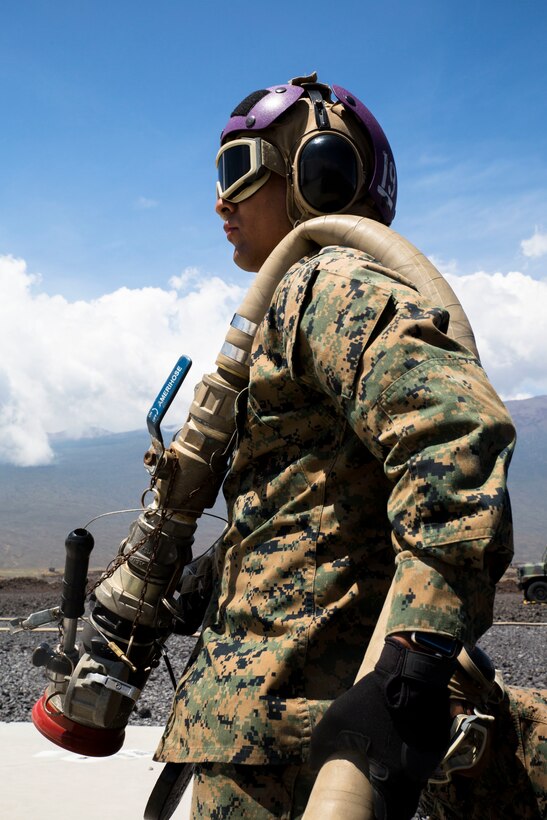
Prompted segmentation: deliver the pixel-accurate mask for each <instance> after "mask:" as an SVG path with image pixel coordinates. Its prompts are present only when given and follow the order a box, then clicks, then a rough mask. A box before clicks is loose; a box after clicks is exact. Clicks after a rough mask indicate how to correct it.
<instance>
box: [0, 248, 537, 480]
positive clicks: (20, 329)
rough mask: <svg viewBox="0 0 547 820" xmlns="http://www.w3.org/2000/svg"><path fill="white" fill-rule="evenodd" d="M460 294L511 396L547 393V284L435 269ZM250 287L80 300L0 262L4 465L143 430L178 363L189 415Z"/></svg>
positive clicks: (182, 283) (180, 401)
mask: <svg viewBox="0 0 547 820" xmlns="http://www.w3.org/2000/svg"><path fill="white" fill-rule="evenodd" d="M436 265H437V267H438V268H439V269H440V270H441V271H442V272H443V273H444V274H445V275H446V278H447V279H448V281H449V282H450V284H451V285H452V287H453V288H454V290H455V291H456V293H457V294H458V296H459V298H460V300H461V302H462V304H463V307H464V309H465V310H466V312H467V314H468V316H469V318H470V321H471V324H472V326H473V328H474V330H475V334H476V336H477V342H478V346H479V350H480V353H481V357H482V361H483V364H484V366H485V368H486V371H487V373H488V375H489V376H490V379H491V380H492V382H493V384H494V386H495V387H496V389H497V390H498V392H500V393H501V395H502V396H503V397H504V398H522V397H526V396H530V395H538V394H547V356H546V355H545V318H544V317H545V316H546V315H547V282H542V281H538V280H535V279H533V278H531V277H530V276H527V275H526V274H523V273H519V272H516V271H515V272H510V273H506V274H502V273H487V272H485V271H478V272H476V273H473V274H470V275H466V276H458V275H456V272H457V270H458V266H457V263H456V262H455V261H451V262H450V263H448V264H444V265H443V263H442V262H439V261H438V260H437V261H436ZM243 295H244V290H243V288H241V287H239V286H236V285H231V284H228V283H226V282H224V281H222V280H221V279H219V278H218V277H207V276H206V275H204V274H203V273H202V272H200V271H199V270H198V269H195V268H187V269H186V270H184V271H183V272H182V273H181V274H180V275H179V276H174V277H172V279H171V280H170V281H169V285H168V288H167V289H164V288H160V287H150V288H143V289H134V290H130V289H127V288H122V289H119V290H116V291H114V292H113V293H107V294H105V295H104V296H102V297H101V298H99V299H96V300H93V301H90V302H84V301H77V302H69V301H67V300H66V299H65V298H63V297H62V296H50V295H49V294H47V293H45V292H44V290H43V286H42V285H41V283H40V278H39V277H38V276H36V275H33V274H31V273H29V272H28V271H27V269H26V265H25V263H24V262H23V261H22V260H19V259H14V258H13V257H9V256H4V257H1V256H0V349H1V350H2V357H1V359H0V461H4V462H6V461H7V462H11V463H14V464H18V465H31V464H44V463H47V462H48V461H50V460H51V458H52V457H53V454H52V450H51V446H50V434H51V433H54V432H60V431H63V432H65V433H66V434H67V435H69V436H71V437H78V436H82V435H86V434H89V432H90V431H93V430H94V429H97V428H99V429H104V430H111V431H113V432H119V431H123V430H133V429H144V427H145V423H146V413H147V411H148V409H149V407H150V406H151V404H152V401H153V400H154V398H155V396H156V395H157V393H158V391H159V389H160V387H161V386H162V384H163V382H164V380H165V379H166V378H167V376H168V375H169V373H170V371H171V369H172V367H173V365H174V363H175V361H176V360H177V358H178V357H179V356H180V355H181V354H183V353H185V354H187V355H189V356H190V357H191V358H192V359H193V362H194V364H193V367H192V370H191V372H190V375H189V376H188V378H187V380H186V382H185V383H184V385H183V387H182V388H181V397H182V398H179V397H177V399H176V400H175V402H174V404H173V406H172V408H171V409H170V411H169V414H168V416H167V419H166V422H167V424H168V425H169V426H174V425H176V424H178V423H181V422H182V421H183V420H184V418H185V417H186V412H187V408H188V404H189V402H190V401H191V398H192V393H193V387H194V385H195V384H196V383H197V382H198V381H199V380H200V379H201V376H202V375H203V373H206V372H212V371H214V369H215V364H214V362H215V358H216V355H217V353H218V351H219V350H220V347H221V345H222V342H223V339H224V336H225V334H226V330H227V327H228V323H229V321H230V319H231V317H232V315H233V313H234V310H236V309H237V307H238V305H239V303H240V302H241V300H242V298H243Z"/></svg>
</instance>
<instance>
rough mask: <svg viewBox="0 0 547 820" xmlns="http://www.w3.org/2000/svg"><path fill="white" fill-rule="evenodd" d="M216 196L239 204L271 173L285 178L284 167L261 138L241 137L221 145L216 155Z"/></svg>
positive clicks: (277, 156)
mask: <svg viewBox="0 0 547 820" xmlns="http://www.w3.org/2000/svg"><path fill="white" fill-rule="evenodd" d="M216 165H217V169H218V182H217V196H218V197H219V198H220V199H226V200H228V202H241V201H242V200H244V199H247V197H250V196H252V195H253V194H254V193H255V192H256V191H258V189H259V188H261V187H262V186H263V185H264V184H265V183H266V182H267V181H268V179H269V178H270V174H271V172H272V171H274V172H275V173H277V174H281V176H283V177H284V176H285V175H286V169H285V163H284V162H283V159H282V157H281V154H280V153H279V151H278V150H277V148H276V147H275V146H274V145H270V143H269V142H266V141H265V140H263V139H262V138H261V137H241V138H240V139H236V140H232V141H231V142H228V143H226V145H223V146H222V148H221V149H220V151H219V152H218V154H217V159H216Z"/></svg>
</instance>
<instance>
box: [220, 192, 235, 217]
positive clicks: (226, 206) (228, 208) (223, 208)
mask: <svg viewBox="0 0 547 820" xmlns="http://www.w3.org/2000/svg"><path fill="white" fill-rule="evenodd" d="M236 208H237V204H236V203H235V202H228V200H227V199H222V198H221V197H218V198H217V201H216V205H215V211H216V212H217V214H218V215H219V216H220V217H221V218H222V219H226V217H228V216H229V215H230V214H233V213H234V211H235V209H236Z"/></svg>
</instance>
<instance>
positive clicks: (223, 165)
mask: <svg viewBox="0 0 547 820" xmlns="http://www.w3.org/2000/svg"><path fill="white" fill-rule="evenodd" d="M251 170H252V163H251V146H250V145H241V144H239V145H227V146H226V150H224V151H223V152H222V154H221V155H220V157H219V159H218V181H219V184H220V190H221V192H222V193H224V192H228V191H229V190H230V188H232V187H233V186H234V185H235V183H237V182H238V181H239V180H241V182H242V183H243V182H244V181H245V177H248V175H249V174H250V172H251Z"/></svg>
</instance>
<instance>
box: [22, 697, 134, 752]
mask: <svg viewBox="0 0 547 820" xmlns="http://www.w3.org/2000/svg"><path fill="white" fill-rule="evenodd" d="M47 701H48V698H47V693H46V694H44V695H42V697H41V698H40V700H37V701H36V703H35V704H34V706H33V707H32V722H33V723H34V725H35V726H36V728H37V729H38V731H39V732H40V734H42V735H44V737H47V739H48V740H51V742H52V743H56V744H57V746H61V747H62V748H63V749H67V750H68V751H69V752H76V754H79V755H86V757H108V755H113V754H115V753H116V752H117V751H118V750H119V749H121V747H122V745H123V741H124V737H125V729H94V728H92V727H90V726H82V724H81V723H75V722H74V721H73V720H70V718H67V717H65V716H64V715H63V714H62V713H61V712H51V711H49V710H48V706H47Z"/></svg>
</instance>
